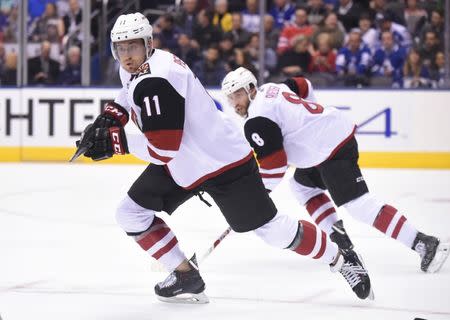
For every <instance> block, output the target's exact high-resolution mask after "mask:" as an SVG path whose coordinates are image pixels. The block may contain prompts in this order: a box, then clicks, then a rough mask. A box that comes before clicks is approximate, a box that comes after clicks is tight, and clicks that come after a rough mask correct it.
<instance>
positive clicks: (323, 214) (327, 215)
mask: <svg viewBox="0 0 450 320" xmlns="http://www.w3.org/2000/svg"><path fill="white" fill-rule="evenodd" d="M335 212H336V210H334V208H328V209H327V210H325V211H324V212H323V213H322V214H321V215H320V216H319V217H317V219H316V224H319V223H321V222H322V221H323V220H324V219H326V218H328V217H329V216H330V215H332V214H333V213H335Z"/></svg>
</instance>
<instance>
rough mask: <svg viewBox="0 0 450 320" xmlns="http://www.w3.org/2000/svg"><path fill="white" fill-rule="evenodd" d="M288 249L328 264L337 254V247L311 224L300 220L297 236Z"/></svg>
mask: <svg viewBox="0 0 450 320" xmlns="http://www.w3.org/2000/svg"><path fill="white" fill-rule="evenodd" d="M289 249H291V250H293V251H295V252H296V253H298V254H300V255H302V256H307V257H310V258H313V259H317V260H320V261H322V262H324V263H327V264H330V263H332V262H333V261H334V259H335V258H336V255H337V254H338V247H337V245H336V244H335V243H334V242H332V241H331V240H330V238H329V237H328V235H327V234H326V233H325V232H323V231H322V230H319V229H318V228H317V227H316V226H315V225H313V224H312V223H310V222H308V221H305V220H300V221H299V226H298V231H297V234H296V236H295V238H294V241H292V243H291V245H290V246H289Z"/></svg>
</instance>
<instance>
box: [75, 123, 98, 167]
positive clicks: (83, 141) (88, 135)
mask: <svg viewBox="0 0 450 320" xmlns="http://www.w3.org/2000/svg"><path fill="white" fill-rule="evenodd" d="M93 137H94V129H93V126H92V124H90V125H88V126H87V127H86V129H84V131H83V133H82V134H81V138H80V140H78V141H77V151H76V152H75V154H74V155H73V156H72V158H71V159H70V160H69V162H74V161H75V160H76V159H77V158H78V157H80V156H81V155H82V154H85V152H86V151H88V150H89V149H90V148H91V147H92V145H93V144H94V143H93V142H92V139H93Z"/></svg>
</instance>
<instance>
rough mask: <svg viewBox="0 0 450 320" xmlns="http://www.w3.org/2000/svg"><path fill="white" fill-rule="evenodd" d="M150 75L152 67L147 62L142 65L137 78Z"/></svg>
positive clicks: (137, 72)
mask: <svg viewBox="0 0 450 320" xmlns="http://www.w3.org/2000/svg"><path fill="white" fill-rule="evenodd" d="M149 73H150V65H149V64H148V63H147V62H146V63H144V64H141V66H140V67H139V68H138V69H137V71H136V78H138V77H140V76H143V75H144V74H149Z"/></svg>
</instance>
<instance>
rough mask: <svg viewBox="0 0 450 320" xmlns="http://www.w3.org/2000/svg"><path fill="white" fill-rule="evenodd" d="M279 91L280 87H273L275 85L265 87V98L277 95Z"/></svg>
mask: <svg viewBox="0 0 450 320" xmlns="http://www.w3.org/2000/svg"><path fill="white" fill-rule="evenodd" d="M279 91H280V88H278V87H275V86H270V87H269V89H267V92H266V98H275V97H276V96H277V95H278V92H279Z"/></svg>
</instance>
